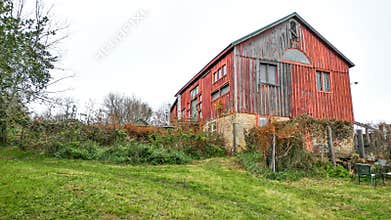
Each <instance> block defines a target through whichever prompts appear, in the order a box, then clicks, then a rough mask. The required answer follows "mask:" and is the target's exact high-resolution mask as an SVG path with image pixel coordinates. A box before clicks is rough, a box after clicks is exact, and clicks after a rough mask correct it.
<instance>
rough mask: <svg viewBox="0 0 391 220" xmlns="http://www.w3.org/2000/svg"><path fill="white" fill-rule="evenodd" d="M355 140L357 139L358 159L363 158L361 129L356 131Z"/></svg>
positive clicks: (363, 149)
mask: <svg viewBox="0 0 391 220" xmlns="http://www.w3.org/2000/svg"><path fill="white" fill-rule="evenodd" d="M357 139H358V149H359V152H360V157H361V158H365V148H364V135H363V133H362V129H357Z"/></svg>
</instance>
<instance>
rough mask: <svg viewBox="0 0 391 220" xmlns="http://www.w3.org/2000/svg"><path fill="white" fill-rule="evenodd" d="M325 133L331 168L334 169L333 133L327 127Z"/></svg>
mask: <svg viewBox="0 0 391 220" xmlns="http://www.w3.org/2000/svg"><path fill="white" fill-rule="evenodd" d="M327 133H328V135H327V136H328V145H329V152H330V157H331V161H332V163H333V166H334V167H335V166H336V165H337V162H336V159H335V152H334V146H333V133H332V131H331V127H330V126H327Z"/></svg>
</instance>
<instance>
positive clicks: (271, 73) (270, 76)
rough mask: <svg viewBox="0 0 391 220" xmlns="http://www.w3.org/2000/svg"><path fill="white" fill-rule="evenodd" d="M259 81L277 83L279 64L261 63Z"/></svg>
mask: <svg viewBox="0 0 391 220" xmlns="http://www.w3.org/2000/svg"><path fill="white" fill-rule="evenodd" d="M259 81H260V82H261V83H265V84H273V85H276V84H277V66H276V65H273V64H265V63H261V64H259Z"/></svg>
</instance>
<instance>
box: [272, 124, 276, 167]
mask: <svg viewBox="0 0 391 220" xmlns="http://www.w3.org/2000/svg"><path fill="white" fill-rule="evenodd" d="M272 171H273V173H275V172H276V132H273V144H272Z"/></svg>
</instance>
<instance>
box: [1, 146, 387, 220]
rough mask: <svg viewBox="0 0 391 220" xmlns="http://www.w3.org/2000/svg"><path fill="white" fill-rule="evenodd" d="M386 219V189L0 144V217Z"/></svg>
mask: <svg viewBox="0 0 391 220" xmlns="http://www.w3.org/2000/svg"><path fill="white" fill-rule="evenodd" d="M96 218H98V219H117V218H120V219H151V218H152V219H153V218H156V219H288V218H289V219H370V218H373V219H391V187H390V185H388V186H380V187H379V186H378V187H377V188H375V187H372V186H369V185H368V184H364V185H357V184H355V183H354V182H351V181H350V180H348V179H308V178H306V179H301V180H299V181H294V182H278V181H271V180H267V179H263V178H259V177H258V178H256V177H254V176H252V175H251V174H249V173H247V172H246V171H243V170H242V169H240V167H239V166H238V165H237V163H236V162H235V158H217V159H210V160H205V161H198V162H195V163H193V164H191V165H170V166H130V165H113V164H104V163H100V162H95V161H81V160H59V159H55V158H47V157H45V156H43V155H39V154H38V153H32V152H21V151H19V150H18V149H16V148H1V149H0V219H96Z"/></svg>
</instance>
